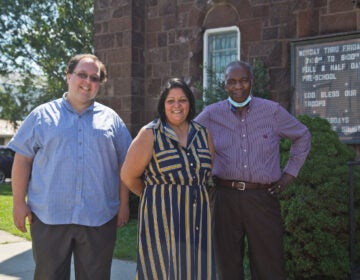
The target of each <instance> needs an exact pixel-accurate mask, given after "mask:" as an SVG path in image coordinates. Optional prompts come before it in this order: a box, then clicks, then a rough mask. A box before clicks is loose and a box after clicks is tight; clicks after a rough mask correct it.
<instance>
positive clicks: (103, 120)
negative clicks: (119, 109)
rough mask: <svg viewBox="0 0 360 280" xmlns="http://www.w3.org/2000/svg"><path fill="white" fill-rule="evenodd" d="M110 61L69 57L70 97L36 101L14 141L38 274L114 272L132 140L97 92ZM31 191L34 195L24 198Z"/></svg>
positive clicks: (21, 202)
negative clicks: (123, 177) (126, 161)
mask: <svg viewBox="0 0 360 280" xmlns="http://www.w3.org/2000/svg"><path fill="white" fill-rule="evenodd" d="M106 76H107V72H106V68H105V66H104V64H103V63H102V62H101V61H100V60H99V59H98V58H97V57H96V56H94V55H91V54H81V55H76V56H74V57H73V58H71V59H70V62H69V64H68V68H67V74H66V81H67V84H68V91H67V92H66V93H64V95H63V97H62V98H60V99H57V100H54V101H50V102H48V103H45V104H42V105H40V106H39V107H37V108H35V109H34V110H33V111H32V112H31V113H30V114H29V116H28V117H27V118H26V119H25V121H24V122H23V124H22V125H21V127H20V129H19V130H18V132H17V134H16V135H15V136H14V137H13V139H12V140H11V141H10V143H9V145H8V146H9V147H10V148H11V149H13V150H14V151H15V152H16V154H15V159H14V164H13V169H12V189H13V201H14V209H13V216H14V223H15V225H16V227H17V228H18V229H19V230H21V231H23V232H26V230H27V229H26V226H25V220H26V218H27V219H28V221H29V223H30V231H31V236H32V243H33V255H34V260H35V264H36V267H35V275H34V279H70V266H71V256H72V255H74V265H75V274H76V279H110V272H111V261H112V254H113V250H114V246H115V240H116V227H117V226H123V225H125V224H126V223H127V221H128V219H129V192H128V190H127V189H126V188H125V187H124V188H121V187H120V180H119V174H120V172H119V171H120V168H121V164H122V162H123V160H124V158H125V155H126V152H127V149H128V147H129V145H130V143H131V140H132V139H131V136H130V134H129V131H128V129H127V128H126V126H125V124H124V122H123V121H122V120H121V119H120V117H119V116H118V115H117V114H116V112H115V111H113V110H112V109H110V108H109V107H106V106H104V105H102V104H100V103H98V102H95V97H96V95H97V93H98V91H99V88H100V85H101V84H102V83H104V82H105V81H106ZM26 195H27V201H26V199H25V197H26Z"/></svg>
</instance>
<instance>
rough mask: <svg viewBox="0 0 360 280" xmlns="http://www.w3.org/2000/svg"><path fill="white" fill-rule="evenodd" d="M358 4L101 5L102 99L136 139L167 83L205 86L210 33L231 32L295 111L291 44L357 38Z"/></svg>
mask: <svg viewBox="0 0 360 280" xmlns="http://www.w3.org/2000/svg"><path fill="white" fill-rule="evenodd" d="M358 2H359V1H358V0H356V1H355V0H225V1H224V0H223V1H222V0H217V1H216V0H213V1H208V0H146V1H145V0H95V11H94V13H95V36H94V46H95V53H96V54H97V55H98V56H99V57H100V58H101V59H102V60H103V61H104V62H105V63H106V65H107V68H108V71H109V81H108V83H107V85H106V88H105V90H103V94H102V95H101V96H99V99H100V101H101V102H103V103H104V104H107V105H109V106H111V107H112V108H114V109H115V110H116V111H117V112H118V113H119V114H120V116H121V117H122V118H123V119H124V121H125V122H126V123H127V125H128V126H129V128H130V130H131V132H132V133H133V134H134V135H135V134H136V133H137V131H138V130H139V128H140V127H141V126H142V125H144V124H145V123H147V122H149V121H150V120H152V118H153V117H154V116H155V110H156V104H157V96H158V95H159V92H160V88H161V86H162V84H163V83H164V81H165V80H167V79H168V78H169V77H174V76H177V77H181V78H184V79H185V80H186V81H187V82H188V83H189V84H190V85H193V84H194V83H195V82H196V81H199V80H202V79H203V69H202V68H201V66H202V65H204V64H205V63H204V52H206V50H204V46H205V45H204V40H205V39H204V38H205V35H206V32H207V31H208V30H217V28H220V30H221V28H225V31H227V29H226V28H227V27H232V28H235V29H234V30H235V31H234V30H233V32H235V33H234V34H235V35H234V36H238V37H239V38H237V37H236V38H237V39H236V40H235V41H234V42H235V43H236V44H238V45H236V46H235V48H238V56H239V58H241V59H242V60H246V61H249V62H252V61H253V60H254V59H255V58H259V59H261V60H262V61H263V62H264V63H265V66H266V68H267V69H268V71H269V75H270V80H271V93H272V99H274V100H277V101H279V102H280V103H281V104H282V105H283V106H284V107H286V108H287V109H289V110H290V108H291V107H292V106H293V104H292V91H293V90H292V85H291V69H292V68H291V67H292V63H293V61H292V58H291V42H292V41H294V40H299V39H305V38H306V39H308V38H321V37H323V36H328V35H336V34H344V33H350V34H351V33H356V32H358V31H359V30H360V9H359V4H358ZM209 40H210V39H209ZM216 40H217V39H216ZM226 40H227V39H226ZM226 40H225V41H226ZM205 60H206V59H205ZM359 95H360V94H359Z"/></svg>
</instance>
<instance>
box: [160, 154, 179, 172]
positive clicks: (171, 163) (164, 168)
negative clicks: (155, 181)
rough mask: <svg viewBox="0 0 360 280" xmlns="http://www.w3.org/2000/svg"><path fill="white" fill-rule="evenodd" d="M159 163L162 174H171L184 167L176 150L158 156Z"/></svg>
mask: <svg viewBox="0 0 360 280" xmlns="http://www.w3.org/2000/svg"><path fill="white" fill-rule="evenodd" d="M156 157H157V163H158V166H159V169H160V172H161V173H170V172H174V171H177V170H180V169H181V167H182V163H181V159H180V156H179V153H178V151H177V150H176V149H168V150H164V151H161V152H159V153H157V154H156Z"/></svg>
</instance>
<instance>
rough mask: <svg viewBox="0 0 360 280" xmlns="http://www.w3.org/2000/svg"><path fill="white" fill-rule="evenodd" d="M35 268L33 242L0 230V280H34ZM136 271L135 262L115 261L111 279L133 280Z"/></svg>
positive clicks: (72, 277) (72, 276)
mask: <svg viewBox="0 0 360 280" xmlns="http://www.w3.org/2000/svg"><path fill="white" fill-rule="evenodd" d="M34 267H35V265H34V261H33V258H32V249H31V242H29V241H27V240H26V239H23V238H20V237H17V236H14V235H11V234H9V233H7V232H5V231H1V230H0V280H19V279H20V280H32V279H33V273H34ZM135 270H136V264H135V263H134V262H129V261H122V260H118V259H113V263H112V268H111V279H114V280H115V279H116V280H133V279H135ZM71 279H75V277H74V273H72V275H71Z"/></svg>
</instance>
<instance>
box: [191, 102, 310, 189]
mask: <svg viewBox="0 0 360 280" xmlns="http://www.w3.org/2000/svg"><path fill="white" fill-rule="evenodd" d="M195 121H196V122H198V123H200V124H202V125H204V126H206V127H207V128H208V129H209V131H210V133H211V135H212V138H213V141H214V146H215V158H214V166H213V170H212V174H213V175H214V176H217V177H220V178H222V179H227V180H241V181H247V182H252V183H262V184H267V183H272V182H275V181H277V180H278V179H279V178H280V176H281V172H282V170H281V169H280V153H279V141H280V140H281V138H288V139H290V140H291V142H292V145H291V150H290V158H289V161H288V163H287V165H286V167H285V168H284V170H283V171H284V172H286V173H288V174H290V175H293V176H295V177H296V176H297V175H298V173H299V171H300V168H301V166H302V165H303V163H304V161H305V159H306V157H307V155H308V153H309V151H310V146H311V135H310V132H309V130H308V128H307V127H306V126H305V125H303V124H302V123H301V122H300V121H298V120H297V119H296V118H295V117H294V116H292V115H291V114H290V113H289V112H288V111H286V110H285V109H284V108H283V107H282V106H281V105H280V104H279V103H276V102H273V101H270V100H266V99H262V98H256V97H253V98H252V100H251V102H250V104H249V106H248V107H247V108H246V109H245V110H243V111H242V112H237V111H234V110H232V107H231V105H230V103H229V102H228V101H227V100H223V101H220V102H217V103H215V104H211V105H209V106H207V107H206V108H205V109H204V110H203V111H202V112H201V113H200V114H199V115H198V116H197V117H196V118H195Z"/></svg>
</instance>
